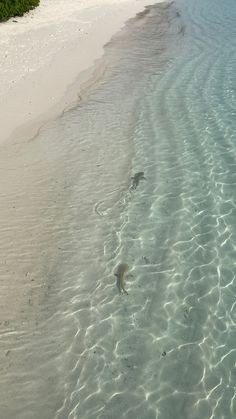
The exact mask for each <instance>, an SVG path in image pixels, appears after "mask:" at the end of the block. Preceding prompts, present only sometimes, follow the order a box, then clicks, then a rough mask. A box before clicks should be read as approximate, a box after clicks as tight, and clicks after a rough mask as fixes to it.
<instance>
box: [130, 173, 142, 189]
mask: <svg viewBox="0 0 236 419" xmlns="http://www.w3.org/2000/svg"><path fill="white" fill-rule="evenodd" d="M131 179H132V180H133V182H132V186H131V189H136V188H137V186H138V184H139V182H140V180H144V179H146V178H145V176H144V172H137V173H135V175H134V176H132V178H131Z"/></svg>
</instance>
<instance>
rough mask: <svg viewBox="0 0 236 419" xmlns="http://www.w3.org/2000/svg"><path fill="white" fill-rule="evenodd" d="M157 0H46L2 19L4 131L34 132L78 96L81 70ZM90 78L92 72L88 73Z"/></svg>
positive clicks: (0, 97)
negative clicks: (13, 15) (31, 8)
mask: <svg viewBox="0 0 236 419" xmlns="http://www.w3.org/2000/svg"><path fill="white" fill-rule="evenodd" d="M150 2H151V3H152V1H151V0H86V1H83V0H81V1H78V0H67V1H65V0H41V1H40V6H39V7H38V8H36V9H35V10H33V11H32V12H30V13H29V14H27V15H25V16H24V17H22V18H14V19H11V20H10V21H8V22H6V23H2V24H0V56H1V57H2V59H1V63H0V68H1V79H0V109H1V136H0V142H1V143H2V142H4V141H6V140H7V139H9V137H14V138H17V139H18V140H19V138H24V139H26V137H31V136H32V135H33V134H34V132H35V131H36V129H37V128H38V127H39V126H40V125H41V124H42V123H43V122H44V121H46V120H48V119H51V118H52V117H56V115H57V114H59V113H60V112H61V111H62V110H64V109H65V108H66V107H67V106H68V105H69V104H71V103H72V102H73V101H75V100H77V99H78V94H79V86H80V84H81V80H84V78H82V79H81V78H78V75H79V74H81V72H84V71H85V70H87V69H88V68H89V67H91V65H92V64H93V63H94V61H95V60H96V59H98V58H100V57H101V56H102V53H103V45H104V44H105V43H106V42H108V41H109V40H110V38H111V36H112V35H113V34H114V33H115V32H117V31H118V30H119V29H120V28H121V27H122V26H123V25H124V22H125V21H126V20H127V19H128V18H130V17H133V16H134V15H135V14H136V13H137V12H140V11H141V10H143V8H144V7H145V5H149V4H150ZM85 77H86V76H85Z"/></svg>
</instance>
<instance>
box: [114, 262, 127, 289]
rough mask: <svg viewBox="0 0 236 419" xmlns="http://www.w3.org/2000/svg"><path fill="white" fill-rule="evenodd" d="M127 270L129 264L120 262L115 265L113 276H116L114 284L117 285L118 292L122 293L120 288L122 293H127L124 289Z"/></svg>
mask: <svg viewBox="0 0 236 419" xmlns="http://www.w3.org/2000/svg"><path fill="white" fill-rule="evenodd" d="M128 270H129V265H128V264H127V263H125V262H123V263H120V264H119V265H118V267H117V271H116V273H115V276H116V278H117V280H116V285H117V287H118V290H119V292H120V294H121V293H122V292H121V290H122V291H123V293H124V294H127V295H128V292H127V291H126V290H125V287H124V286H125V279H126V277H127V273H128Z"/></svg>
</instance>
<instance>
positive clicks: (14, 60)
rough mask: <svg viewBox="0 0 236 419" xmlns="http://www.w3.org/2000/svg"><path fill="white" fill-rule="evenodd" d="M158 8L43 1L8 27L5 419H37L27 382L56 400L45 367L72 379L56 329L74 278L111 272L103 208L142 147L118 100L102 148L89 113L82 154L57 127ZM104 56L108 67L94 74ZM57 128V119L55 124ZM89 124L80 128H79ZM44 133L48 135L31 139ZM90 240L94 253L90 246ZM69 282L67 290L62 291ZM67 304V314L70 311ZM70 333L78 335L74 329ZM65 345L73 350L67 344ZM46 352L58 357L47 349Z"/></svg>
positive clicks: (1, 167) (2, 89) (2, 333)
mask: <svg viewBox="0 0 236 419" xmlns="http://www.w3.org/2000/svg"><path fill="white" fill-rule="evenodd" d="M148 4H150V0H148V1H147V0H140V1H139V0H137V1H134V0H118V1H115V0H103V1H99V0H96V1H95V0H87V1H81V2H80V1H77V0H68V1H67V2H65V1H64V0H41V4H40V7H39V8H38V9H36V10H34V11H32V12H31V13H29V14H28V15H26V16H25V17H23V18H21V19H20V18H17V19H14V20H17V21H18V23H16V22H13V21H12V20H11V21H9V22H6V23H4V24H2V25H0V53H1V56H2V57H4V59H3V60H2V61H1V64H0V66H1V76H2V77H1V79H0V107H1V136H0V148H1V161H0V173H1V182H0V197H1V199H0V207H1V211H0V212H1V217H0V228H1V240H0V255H1V257H0V271H1V281H0V282H1V283H0V288H1V291H2V292H1V295H0V314H1V319H0V337H1V348H0V370H1V379H0V391H1V394H2V395H3V397H2V401H1V403H0V416H3V417H7V418H8V419H15V417H16V413H15V412H16V411H17V415H18V416H17V417H19V418H23V419H25V417H26V416H25V409H26V410H27V409H28V407H27V403H28V402H29V400H31V389H30V390H29V389H28V388H27V387H25V388H23V387H22V389H21V388H19V387H17V382H18V381H19V382H21V383H25V377H26V376H27V374H28V377H29V378H28V379H29V383H31V385H32V383H33V385H34V386H39V388H40V390H41V391H42V392H43V393H42V394H41V393H37V391H36V392H35V400H37V397H38V398H39V400H42V399H43V400H44V398H45V397H46V396H49V393H47V394H45V392H47V391H48V389H50V388H51V384H50V383H51V382H50V383H47V385H45V383H44V381H42V382H43V383H44V385H43V386H41V384H40V380H39V379H38V377H37V374H38V375H39V376H40V374H41V373H42V372H41V369H43V368H44V371H45V372H44V374H45V376H46V377H49V379H51V375H52V376H53V377H54V378H53V379H54V380H56V381H57V380H58V379H59V378H60V375H59V378H58V376H57V375H56V373H55V371H54V364H53V362H51V364H50V362H49V361H50V359H51V358H50V357H51V355H52V353H54V352H55V351H58V358H59V359H60V357H62V359H63V360H64V357H63V350H62V349H61V348H60V346H57V345H56V344H55V342H56V341H58V339H55V338H54V334H53V333H52V330H51V327H52V326H51V318H52V317H53V322H52V324H53V325H54V326H55V325H56V326H55V327H56V330H57V331H58V332H60V330H61V327H62V326H61V324H62V323H61V320H63V321H65V322H66V320H67V319H66V317H65V316H64V312H65V309H66V307H67V304H69V303H70V301H71V295H70V294H69V297H68V298H66V297H67V293H68V290H70V288H71V280H72V278H75V279H76V281H77V277H78V272H80V271H81V272H85V268H86V267H87V265H86V263H87V262H86V261H87V260H88V261H89V270H88V272H86V275H87V277H88V278H90V276H91V277H93V276H94V269H95V270H96V275H97V276H98V277H99V272H100V271H101V272H100V275H101V276H102V275H104V272H103V270H102V268H101V266H100V265H101V260H100V259H101V257H100V253H99V252H100V250H101V248H102V249H103V242H104V240H105V239H104V238H105V237H106V232H107V231H110V228H111V227H110V224H109V222H108V221H106V218H105V217H104V219H103V218H102V217H101V218H99V216H98V214H97V213H96V212H95V211H94V208H95V207H96V205H97V204H99V203H103V202H104V201H103V200H104V197H105V204H104V205H105V207H106V206H108V208H109V205H112V203H113V200H115V199H119V196H123V195H122V193H123V192H124V191H126V190H127V188H128V187H129V185H128V184H127V183H128V182H129V179H128V176H129V170H130V161H131V154H132V144H131V145H130V143H129V141H127V140H129V138H127V137H126V136H125V134H126V129H125V127H126V128H127V127H128V126H129V115H130V114H129V113H128V114H127V121H124V120H123V119H125V117H124V115H123V118H122V124H120V123H119V116H118V117H117V115H116V113H114V114H113V109H112V107H110V106H109V104H108V107H107V109H106V110H105V114H104V106H102V107H101V109H100V112H101V115H100V117H99V116H97V113H96V115H95V118H94V120H93V123H92V125H91V126H90V130H91V133H92V132H93V130H94V131H95V137H96V140H97V142H96V141H95V142H93V137H92V136H91V139H90V137H89V136H90V133H88V138H87V137H86V135H87V131H88V130H87V123H90V119H88V120H87V119H86V117H85V119H84V124H85V125H83V126H81V124H83V122H82V121H81V122H80V126H79V128H80V129H81V128H82V130H83V132H84V133H85V135H84V138H83V137H81V138H82V141H81V138H80V141H78V142H75V144H76V153H75V154H74V149H73V141H71V136H72V137H73V135H72V134H73V132H69V140H68V141H67V140H66V141H65V143H64V142H63V141H64V140H65V139H66V138H67V137H66V135H65V132H64V131H63V128H64V126H63V123H62V125H61V126H60V121H59V123H58V126H57V122H58V120H56V117H57V116H58V115H60V114H61V113H62V112H63V111H64V110H65V109H67V108H70V107H71V106H72V105H73V103H75V102H76V103H77V101H78V95H80V94H81V86H82V87H83V86H84V83H85V84H86V81H88V79H90V78H91V75H92V74H93V71H94V69H96V73H94V74H93V81H96V78H99V77H100V76H102V74H103V73H102V72H103V67H102V63H103V61H104V60H100V61H99V58H100V57H102V55H103V46H104V45H105V44H106V43H108V42H109V41H110V39H111V37H112V36H113V35H115V33H117V32H118V31H119V29H120V28H122V27H123V26H124V24H125V21H126V20H128V19H129V18H132V17H135V15H136V13H138V12H141V11H142V10H143V9H144V7H145V6H146V5H148ZM59 6H60V7H59ZM123 39H125V37H124V38H123ZM122 42H123V41H122ZM95 60H98V61H99V63H100V64H98V62H97V63H96V65H95V66H94V63H95ZM88 69H89V70H88ZM98 70H99V71H101V72H100V73H99V71H98ZM106 74H107V73H106ZM123 89H124V87H123ZM118 90H119V89H118ZM123 100H124V99H123V95H122V103H123ZM66 115H67V116H69V113H67V114H66ZM66 115H65V116H66ZM113 117H114V121H113V123H114V127H115V128H116V130H117V133H118V137H115V138H114V139H113V140H114V141H112V142H110V138H112V135H114V131H116V130H114V129H113V128H112V129H111V132H110V135H109V136H106V135H104V136H103V126H106V125H107V126H109V123H110V121H111V120H112V118H113ZM71 118H72V116H71ZM88 118H90V115H89V117H88ZM54 119H55V121H54ZM62 119H63V118H62ZM49 120H52V122H50V123H49V124H48V125H47V126H46V127H44V123H45V124H46V122H47V121H49ZM72 122H73V119H72ZM96 124H98V125H96ZM99 124H101V125H99ZM68 125H69V126H70V122H69V123H68ZM77 125H79V123H78V121H76V129H78V126H77ZM120 125H124V126H122V127H120ZM71 126H73V123H72V124H71ZM40 127H42V132H43V134H44V135H42V136H40V135H39V137H37V141H28V140H29V139H31V138H32V137H33V136H34V135H35V134H36V133H37V131H38V129H39V128H40ZM107 129H108V128H107ZM120 129H122V134H121V135H120ZM55 131H56V135H55ZM72 131H73V130H72ZM127 132H128V128H127ZM77 135H78V134H77V132H76V133H75V136H76V139H77ZM78 137H79V136H78ZM63 147H64V148H63ZM71 147H72V148H71ZM98 181H99V185H98V184H97V182H98ZM98 186H99V187H98ZM120 194H121V195H120ZM116 195H117V196H118V198H116ZM110 201H111V203H110ZM104 227H105V228H104ZM90 236H92V237H93V240H94V243H92V245H93V246H94V248H92V246H91V245H89V247H87V246H88V243H87V238H88V237H90ZM91 252H92V254H93V256H94V259H95V260H92V263H93V264H94V265H92V263H91V260H90V254H91ZM88 255H89V257H88ZM96 258H97V260H99V263H97V262H96ZM71 260H72V261H73V263H72V265H73V266H74V271H73V270H72V268H71V265H70V261H71ZM109 274H110V272H109ZM57 283H59V284H60V283H61V284H62V285H61V289H59V292H58V289H57ZM54 287H55V288H54ZM54 291H55V292H54ZM76 292H77V288H76ZM54 295H55V300H54ZM61 295H62V296H61ZM60 298H61V299H62V301H63V306H62V309H61V315H58V312H57V310H58V307H57V304H58V299H59V300H60ZM55 301H56V302H55ZM69 317H70V312H69ZM65 330H66V333H71V330H69V329H67V327H65ZM62 341H63V345H64V344H66V343H67V341H66V340H65V341H64V336H63V340H62ZM40 345H41V346H40ZM45 345H48V347H49V349H48V350H49V352H48V354H47V352H45V353H44V351H43V350H39V351H38V348H41V349H42V348H43V347H44V346H45ZM63 362H64V361H63ZM35 365H37V368H38V369H37V368H36V367H35ZM31 371H32V376H31ZM35 371H37V372H35ZM35 374H36V375H35ZM50 374H51V375H50ZM17 380H18V381H17ZM62 388H63V384H62ZM16 392H17V394H18V399H17V400H18V404H19V406H20V408H21V410H22V411H21V412H19V411H18V405H17V403H12V404H11V402H10V400H11V399H12V398H13V397H16V396H15V394H16ZM37 394H38V396H37ZM54 396H55V397H56V392H55V394H54ZM48 403H49V407H45V409H46V410H45V411H47V412H49V413H48V416H45V417H50V418H52V417H54V413H55V406H56V402H55V400H54V399H53V394H52V395H51V396H50V397H49V401H48ZM25 406H26V407H25ZM32 409H35V410H34V412H35V411H37V414H38V415H39V416H35V414H34V415H32V416H28V417H34V418H36V417H41V412H40V411H38V408H37V407H33V408H32ZM50 409H52V410H50ZM27 411H28V410H27ZM29 411H30V408H29Z"/></svg>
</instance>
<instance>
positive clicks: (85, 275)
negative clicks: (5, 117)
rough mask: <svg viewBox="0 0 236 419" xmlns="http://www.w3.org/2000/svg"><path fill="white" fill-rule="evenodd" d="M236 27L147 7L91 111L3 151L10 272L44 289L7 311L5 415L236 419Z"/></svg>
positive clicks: (197, 10) (208, 6) (224, 13)
mask: <svg viewBox="0 0 236 419" xmlns="http://www.w3.org/2000/svg"><path fill="white" fill-rule="evenodd" d="M235 17H236V4H235V2H233V1H230V0H229V1H228V2H225V3H224V4H222V2H220V1H219V0H216V1H214V2H213V1H211V0H209V1H208V2H204V1H203V0H198V1H197V2H195V1H193V0H189V1H188V2H187V1H185V0H178V1H177V2H175V3H172V4H170V5H166V4H165V5H158V6H155V7H151V8H150V9H147V11H146V13H143V14H140V15H139V16H138V17H137V18H136V19H134V20H132V21H130V22H129V24H128V25H127V27H126V28H125V29H124V30H123V31H122V32H121V33H120V34H118V35H117V36H116V37H114V39H113V40H112V42H111V43H109V44H108V45H107V46H106V53H105V58H104V62H105V65H106V72H105V75H104V77H103V78H102V80H101V81H100V82H99V83H98V85H97V87H96V88H95V89H94V90H93V91H92V92H90V94H89V95H88V97H87V98H85V99H84V100H83V101H82V102H81V103H80V104H79V105H78V106H77V107H75V108H74V109H72V110H71V111H69V112H67V113H65V114H64V115H63V116H62V117H61V118H60V119H58V120H56V121H54V122H51V123H50V124H48V125H47V126H45V127H44V128H42V129H41V131H40V133H39V135H38V136H36V138H34V139H33V140H32V141H30V142H29V143H26V144H23V145H19V144H15V145H14V147H13V148H11V149H10V150H9V149H8V148H7V147H6V149H4V150H3V157H4V159H3V160H2V165H3V162H5V166H4V167H3V166H1V169H2V170H5V172H4V173H5V178H4V179H5V180H4V182H3V181H2V182H1V195H2V197H3V198H4V199H3V201H2V204H1V205H2V214H4V216H3V215H2V226H5V227H4V228H3V227H2V232H3V234H2V238H1V242H0V244H1V250H2V254H3V253H4V255H5V256H4V257H3V259H4V258H5V261H6V262H5V264H4V266H2V274H3V275H6V278H8V276H7V275H10V276H9V278H11V279H12V272H10V274H9V270H8V269H7V267H6V266H8V265H9V266H11V269H12V270H13V269H14V275H16V276H17V275H18V276H19V275H22V276H25V278H26V282H27V281H28V279H27V278H29V279H30V280H33V281H34V284H35V285H34V286H35V288H34V289H33V291H31V295H30V296H29V295H28V293H27V292H26V291H25V294H24V296H25V299H26V300H27V301H28V303H29V304H28V305H29V308H28V311H27V313H21V314H20V317H19V320H18V322H17V321H16V320H15V319H11V311H12V310H11V309H9V313H8V311H7V307H6V308H5V318H4V333H3V334H2V335H1V342H2V345H3V347H4V348H5V350H6V351H8V350H10V352H9V353H8V352H5V355H4V356H5V357H6V360H7V362H6V366H5V368H4V371H2V374H1V379H0V389H1V394H4V397H3V398H2V402H1V409H0V412H1V414H2V415H0V416H2V417H6V418H10V419H11V418H16V417H17V418H19V419H21V418H22V419H28V418H34V419H35V418H36V419H37V418H42V417H43V418H44V419H49V418H50V419H51V418H55V419H65V418H69V419H77V418H83V419H87V418H89V419H93V418H94V419H95V418H98V419H117V418H129V419H133V418H135V419H137V418H140V419H144V418H145V419H152V418H158V419H179V418H181V419H183V418H186V419H189V418H190V417H191V418H192V419H199V418H201V419H210V418H211V419H218V418H227V419H231V418H234V417H235V415H236V400H235V389H236V366H235V362H236V357H235V355H236V351H235V343H236V336H235V320H236V304H235V293H236V288H235V260H234V259H235V258H234V256H235V246H236V236H235V233H236V225H235V208H236V196H235V182H236V175H235V168H236V159H235V157H236V149H235V144H234V142H235V120H236V119H235V113H236V111H235V105H236V95H235V85H236V71H235V65H236V64H235V63H236V52H235V51H236V49H235V46H236V45H235V44H236V36H235V32H236V29H235V25H234V23H235ZM16 155H17V160H16ZM13 157H14V158H13ZM131 161H132V167H131V166H130V162H131ZM139 171H144V174H145V178H146V180H142V181H140V183H139V185H138V186H137V189H133V190H132V189H130V185H131V180H130V179H131V176H132V175H133V174H134V173H135V172H139ZM13 201H14V202H13ZM13 204H14V205H13ZM10 206H11V213H10V214H9V208H10ZM26 210H27V212H25V211H26ZM25 213H26V215H25ZM7 216H8V217H10V218H8V222H9V225H10V227H9V228H7V227H6V225H5V224H4V217H5V219H6V217H7ZM9 220H10V221H9ZM19 226H20V228H19ZM12 232H14V234H15V237H14V239H15V240H13V239H12V237H13V236H12V234H13V233H12ZM6 243H7V246H6ZM12 243H13V244H12ZM14 243H15V244H14ZM121 261H125V262H127V263H128V264H129V266H130V268H131V272H132V275H133V277H129V278H128V281H127V284H126V289H127V291H128V295H119V293H118V290H117V288H116V285H115V276H114V269H115V266H116V265H117V264H118V263H119V262H121ZM5 265H6V266H5ZM13 265H14V266H13ZM42 278H43V280H42ZM16 281H17V279H16ZM37 284H38V285H37ZM24 289H25V288H24ZM12 298H13V297H12ZM8 305H9V304H8ZM24 316H25V317H24ZM29 319H31V320H29Z"/></svg>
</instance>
